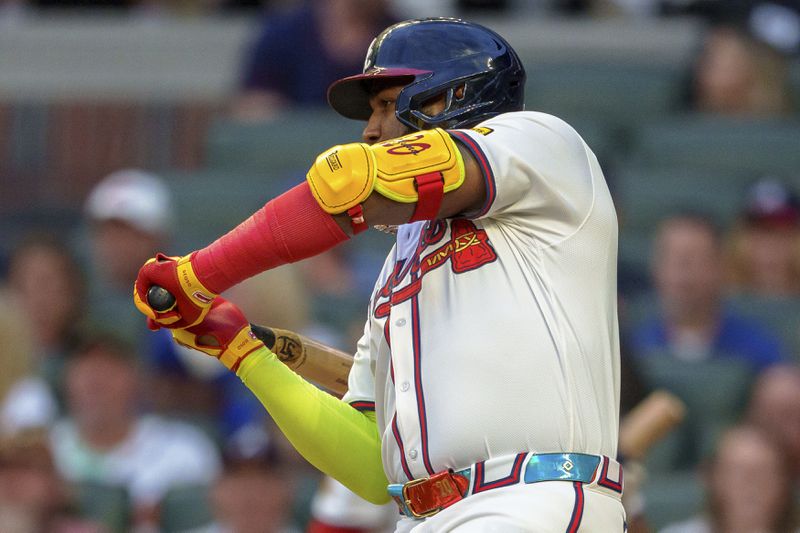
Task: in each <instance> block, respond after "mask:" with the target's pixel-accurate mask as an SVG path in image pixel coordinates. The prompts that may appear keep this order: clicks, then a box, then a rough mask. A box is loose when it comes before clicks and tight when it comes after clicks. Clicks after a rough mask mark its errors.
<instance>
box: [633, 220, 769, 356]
mask: <svg viewBox="0 0 800 533" xmlns="http://www.w3.org/2000/svg"><path fill="white" fill-rule="evenodd" d="M724 271H725V265H724V263H723V253H722V244H721V237H720V233H719V231H718V230H717V228H716V226H715V225H714V224H713V222H711V221H710V220H709V219H707V218H705V217H703V216H702V215H699V214H692V213H684V214H679V215H673V216H671V217H669V218H667V219H665V220H664V221H663V222H662V223H661V225H660V226H659V229H658V232H657V236H656V242H655V246H654V254H653V260H652V274H653V281H654V285H655V288H656V308H657V311H656V312H655V313H651V314H650V315H649V316H650V318H645V320H644V321H643V322H642V323H640V324H639V325H638V326H636V327H634V328H633V329H632V330H631V331H630V341H631V349H632V351H633V352H634V354H635V355H636V356H640V357H644V356H647V355H648V354H653V353H660V354H662V355H663V354H665V353H666V354H670V355H672V356H674V357H676V358H678V359H682V360H685V361H701V360H708V359H711V358H715V357H733V358H738V359H743V360H744V361H746V362H747V363H749V364H750V365H751V366H752V368H753V369H754V370H755V371H760V370H762V369H764V368H765V367H766V366H769V365H770V364H773V363H776V362H779V361H781V360H782V359H783V358H784V352H783V349H782V347H781V345H780V342H779V341H778V337H777V336H775V335H773V334H771V333H769V332H768V331H766V330H765V329H764V328H763V327H761V326H760V325H759V324H758V323H757V322H756V321H755V320H754V319H748V318H745V317H744V316H742V315H740V314H737V313H735V312H733V311H732V310H731V309H727V308H726V307H725V305H724V303H723V290H724ZM644 316H648V315H647V314H645V315H644Z"/></svg>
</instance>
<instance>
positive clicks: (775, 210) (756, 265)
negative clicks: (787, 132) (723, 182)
mask: <svg viewBox="0 0 800 533" xmlns="http://www.w3.org/2000/svg"><path fill="white" fill-rule="evenodd" d="M730 241H731V257H730V270H731V285H732V288H733V289H734V290H735V291H736V292H739V293H743V294H747V295H749V296H758V297H765V298H791V297H797V296H800V198H798V195H797V194H796V192H795V191H793V190H791V189H790V188H789V187H788V186H787V185H786V184H785V183H784V182H782V181H780V180H778V179H775V178H764V179H762V180H760V181H758V182H757V183H755V184H754V185H753V186H752V188H751V189H750V191H749V193H748V195H747V200H746V205H745V208H744V210H743V212H742V215H741V217H740V221H739V223H738V225H737V227H736V228H735V229H734V231H733V232H732V235H731V239H730Z"/></svg>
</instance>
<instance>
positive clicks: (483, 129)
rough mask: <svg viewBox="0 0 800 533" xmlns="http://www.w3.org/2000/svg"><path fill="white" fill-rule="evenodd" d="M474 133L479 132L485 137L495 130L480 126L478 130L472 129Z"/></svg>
mask: <svg viewBox="0 0 800 533" xmlns="http://www.w3.org/2000/svg"><path fill="white" fill-rule="evenodd" d="M472 131H477V132H478V133H480V134H481V135H483V136H484V137H485V136H487V135H489V134H490V133H492V132H493V131H494V130H493V129H492V128H487V127H486V126H478V127H477V128H472Z"/></svg>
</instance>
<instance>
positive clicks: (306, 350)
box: [147, 285, 353, 396]
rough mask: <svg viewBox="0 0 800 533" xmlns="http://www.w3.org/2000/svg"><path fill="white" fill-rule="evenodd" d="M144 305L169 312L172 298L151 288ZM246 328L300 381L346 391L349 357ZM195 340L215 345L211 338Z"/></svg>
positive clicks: (293, 337) (293, 336)
mask: <svg viewBox="0 0 800 533" xmlns="http://www.w3.org/2000/svg"><path fill="white" fill-rule="evenodd" d="M147 303H148V304H150V307H152V308H153V309H155V310H156V311H159V312H164V311H169V310H170V309H172V307H173V306H174V305H175V297H174V296H173V295H172V294H171V293H170V292H169V291H168V290H166V289H165V288H163V287H159V286H158V285H153V286H151V287H150V289H148V291H147ZM250 329H251V330H252V331H253V334H254V335H255V336H256V337H257V338H258V339H259V340H260V341H261V342H263V343H264V345H265V346H266V347H267V348H269V349H270V351H272V352H273V353H274V354H275V355H277V356H278V359H280V361H281V362H282V363H284V364H285V365H286V366H288V367H289V368H291V369H292V370H294V371H295V372H297V373H298V374H300V375H301V376H303V378H304V379H307V380H308V381H311V382H314V383H316V384H317V385H320V386H322V387H324V388H325V389H327V390H329V391H331V392H332V393H334V394H336V395H338V396H342V395H343V394H344V393H345V392H347V376H348V375H349V374H350V367H351V366H353V357H352V356H351V355H349V354H347V353H345V352H342V351H340V350H337V349H335V348H331V347H329V346H325V345H324V344H322V343H319V342H317V341H315V340H312V339H309V338H308V337H305V336H303V335H300V334H299V333H295V332H293V331H289V330H285V329H279V328H268V327H266V326H258V325H255V324H250ZM198 340H199V341H200V342H202V343H204V344H211V345H213V344H216V340H215V339H214V338H213V337H206V338H201V339H198Z"/></svg>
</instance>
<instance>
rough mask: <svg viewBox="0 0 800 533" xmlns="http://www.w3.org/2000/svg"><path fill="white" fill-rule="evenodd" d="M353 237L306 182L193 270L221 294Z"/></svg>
mask: <svg viewBox="0 0 800 533" xmlns="http://www.w3.org/2000/svg"><path fill="white" fill-rule="evenodd" d="M348 238H349V237H348V236H347V234H346V233H345V232H344V231H342V229H341V228H340V227H339V225H338V224H337V223H336V221H335V220H334V219H333V217H332V216H331V215H329V214H328V213H326V212H325V211H323V210H322V208H321V207H320V206H319V204H318V203H317V201H316V200H315V199H314V196H313V195H312V194H311V189H310V188H309V186H308V183H305V182H304V183H302V184H300V185H298V186H297V187H294V188H293V189H290V190H288V191H286V192H285V193H283V194H282V195H280V196H278V197H277V198H275V199H273V200H270V201H269V202H267V204H266V205H265V206H264V207H262V208H261V209H259V210H258V211H256V212H255V214H253V216H251V217H250V218H248V219H247V220H245V221H244V222H242V223H241V224H239V225H238V226H237V227H235V228H234V229H233V230H231V231H229V232H228V233H227V234H225V235H223V236H222V237H220V238H219V239H217V240H216V241H214V242H213V243H211V244H210V245H208V246H206V247H205V248H203V249H202V250H199V251H197V252H195V254H194V256H193V257H192V266H193V267H194V270H195V273H196V274H197V277H198V279H199V280H200V282H201V283H202V284H203V285H205V286H206V287H207V288H208V289H209V290H211V291H213V292H215V293H217V294H219V293H221V292H223V291H225V290H226V289H229V288H230V287H233V286H234V285H236V284H237V283H240V282H242V281H244V280H246V279H247V278H250V277H252V276H255V275H256V274H258V273H260V272H263V271H265V270H269V269H271V268H275V267H278V266H280V265H284V264H286V263H294V262H296V261H300V260H301V259H305V258H307V257H312V256H314V255H317V254H320V253H322V252H324V251H326V250H329V249H331V248H333V247H334V246H336V245H337V244H339V243H341V242H343V241H346V240H347V239H348Z"/></svg>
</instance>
